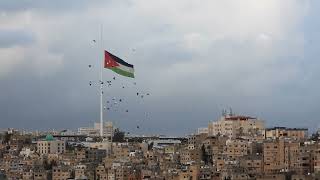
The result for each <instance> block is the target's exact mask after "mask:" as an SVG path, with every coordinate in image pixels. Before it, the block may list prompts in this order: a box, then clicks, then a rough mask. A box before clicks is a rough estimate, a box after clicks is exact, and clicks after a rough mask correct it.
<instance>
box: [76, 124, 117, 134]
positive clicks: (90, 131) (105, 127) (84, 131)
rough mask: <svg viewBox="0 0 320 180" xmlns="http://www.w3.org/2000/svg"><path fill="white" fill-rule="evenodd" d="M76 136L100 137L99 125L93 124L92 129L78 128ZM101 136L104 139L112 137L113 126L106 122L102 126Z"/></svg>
mask: <svg viewBox="0 0 320 180" xmlns="http://www.w3.org/2000/svg"><path fill="white" fill-rule="evenodd" d="M78 134H81V135H87V136H100V123H94V126H93V127H80V128H78ZM103 134H104V136H105V137H110V136H111V135H113V124H112V122H110V121H108V122H105V123H104V124H103Z"/></svg>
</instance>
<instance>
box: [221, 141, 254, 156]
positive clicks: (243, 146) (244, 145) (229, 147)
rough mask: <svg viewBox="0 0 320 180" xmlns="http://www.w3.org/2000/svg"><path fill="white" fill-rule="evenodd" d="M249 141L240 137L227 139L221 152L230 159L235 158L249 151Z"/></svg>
mask: <svg viewBox="0 0 320 180" xmlns="http://www.w3.org/2000/svg"><path fill="white" fill-rule="evenodd" d="M250 145H251V142H248V141H247V140H242V139H232V140H231V139H228V140H227V141H226V146H225V148H224V152H223V154H224V155H225V156H226V157H228V158H229V159H230V160H232V159H233V160H235V159H237V158H239V157H242V156H245V155H247V154H249V153H250V152H251V149H250Z"/></svg>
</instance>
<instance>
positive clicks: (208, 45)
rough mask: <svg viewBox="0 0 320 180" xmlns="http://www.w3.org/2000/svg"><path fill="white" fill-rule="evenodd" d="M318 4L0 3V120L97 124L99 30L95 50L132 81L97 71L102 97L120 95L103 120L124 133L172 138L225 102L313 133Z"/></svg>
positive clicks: (191, 0)
mask: <svg viewBox="0 0 320 180" xmlns="http://www.w3.org/2000/svg"><path fill="white" fill-rule="evenodd" d="M319 8H320V2H318V1H315V0H281V1H279V0H259V1H256V0H242V1H238V0H225V1H220V0H203V1H196V0H176V1H172V0H162V1H153V0H124V1H119V0H101V1H100V0H97V1H85V0H69V1H64V0H56V1H49V0H42V1H33V0H16V1H15V0H3V1H0V123H1V125H0V126H1V128H7V127H15V128H24V129H42V130H46V129H52V128H54V129H65V128H70V129H76V128H77V127H81V126H90V125H91V124H92V123H93V122H94V121H98V120H99V94H98V89H97V87H95V86H89V81H90V80H91V81H97V80H98V78H99V63H101V60H102V59H101V58H102V54H101V47H100V44H101V41H100V29H101V28H100V26H101V25H103V40H102V44H103V48H104V49H107V50H109V51H110V52H112V53H113V54H116V55H118V56H119V57H120V58H123V59H125V60H126V61H128V62H130V63H132V64H134V65H135V71H136V79H134V80H132V79H127V78H123V77H120V76H118V75H115V74H114V73H112V72H110V71H108V70H105V71H103V77H104V79H106V80H110V79H111V78H112V77H113V76H116V78H117V80H116V82H114V83H113V86H112V87H109V88H105V98H104V101H105V102H106V101H107V100H108V98H109V99H110V98H112V97H117V98H118V97H122V98H124V99H126V101H125V102H124V103H123V105H121V107H119V108H118V110H117V111H115V110H113V111H107V112H105V120H112V121H113V122H114V123H115V124H116V125H117V126H120V127H121V128H122V129H124V130H126V131H130V132H132V133H141V134H142V133H162V134H169V135H183V134H186V133H190V132H194V130H195V129H196V128H197V127H204V126H207V124H208V122H210V121H213V120H216V119H217V118H218V117H219V116H220V115H221V111H222V109H224V108H229V107H232V109H233V111H234V112H235V113H237V114H244V115H251V116H255V117H259V118H261V119H263V120H265V122H266V125H267V126H268V127H271V126H289V127H307V128H310V129H311V130H315V128H317V127H319V126H320V121H319V118H318V113H319V109H318V108H319V107H320V94H319V92H320V85H319V83H318V82H319V78H320V72H319V70H318V69H319V68H320V61H319V60H318V57H319V54H320V51H319V50H318V48H319V46H320V41H319V40H320V21H319V15H320V13H319V11H318V9H319ZM93 39H95V40H97V43H94V42H93V41H92V40H93ZM88 64H92V65H93V68H88ZM134 82H136V83H137V85H136V86H134V85H133V83H134ZM122 86H126V88H125V89H122V88H121V87H122ZM136 92H145V93H146V92H149V93H151V95H150V96H149V97H147V98H144V99H141V98H137V97H136V95H135V94H136ZM124 109H128V110H129V113H125V112H124V111H123V110H124ZM137 125H138V126H139V127H140V128H139V129H137V128H136V127H137Z"/></svg>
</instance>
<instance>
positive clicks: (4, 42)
mask: <svg viewBox="0 0 320 180" xmlns="http://www.w3.org/2000/svg"><path fill="white" fill-rule="evenodd" d="M0 39H1V41H0V48H10V47H12V46H26V45H29V44H32V43H34V42H35V41H36V38H35V35H34V34H33V33H31V32H28V31H25V30H1V29H0Z"/></svg>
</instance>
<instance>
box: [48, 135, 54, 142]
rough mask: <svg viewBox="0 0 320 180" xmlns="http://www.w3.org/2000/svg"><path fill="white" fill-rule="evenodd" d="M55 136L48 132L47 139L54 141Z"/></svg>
mask: <svg viewBox="0 0 320 180" xmlns="http://www.w3.org/2000/svg"><path fill="white" fill-rule="evenodd" d="M53 140H54V139H53V136H52V135H51V134H47V136H46V141H53Z"/></svg>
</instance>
